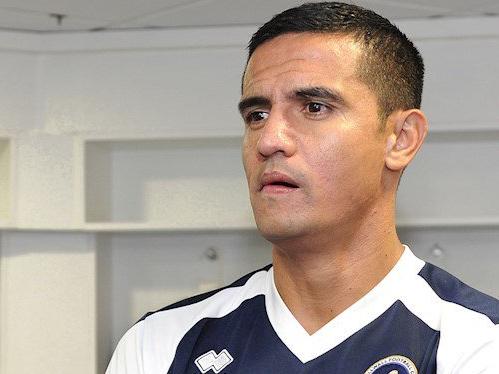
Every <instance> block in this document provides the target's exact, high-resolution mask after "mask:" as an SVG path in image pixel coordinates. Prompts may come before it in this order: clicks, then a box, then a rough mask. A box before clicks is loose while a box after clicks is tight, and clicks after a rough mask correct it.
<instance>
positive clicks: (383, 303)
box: [265, 246, 424, 363]
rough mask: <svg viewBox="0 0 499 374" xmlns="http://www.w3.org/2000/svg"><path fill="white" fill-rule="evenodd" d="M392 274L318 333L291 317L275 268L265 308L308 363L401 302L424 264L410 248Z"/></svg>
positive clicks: (290, 345)
mask: <svg viewBox="0 0 499 374" xmlns="http://www.w3.org/2000/svg"><path fill="white" fill-rule="evenodd" d="M404 247H405V250H404V252H403V254H402V256H401V257H400V259H399V260H398V262H397V263H396V264H395V266H394V267H393V268H392V270H390V272H389V273H388V274H387V275H386V276H385V277H384V278H383V279H382V280H381V282H379V283H378V284H377V285H376V286H375V287H374V288H373V289H372V290H371V291H369V292H368V293H367V294H366V295H364V296H363V297H362V298H360V299H359V300H358V301H357V302H355V303H354V304H353V305H351V306H350V307H348V308H347V309H346V310H344V311H343V312H342V313H340V314H339V315H338V316H336V317H335V318H334V319H332V320H331V321H329V322H328V323H327V324H326V325H324V326H323V327H321V328H320V329H319V330H318V331H316V332H315V333H314V334H312V335H309V334H308V333H307V331H306V330H305V329H304V328H303V327H302V326H301V325H300V323H299V322H298V321H297V320H296V319H295V317H294V316H293V315H292V314H291V312H290V311H289V309H288V307H287V306H286V304H284V301H283V300H282V299H281V296H280V295H279V292H278V291H277V289H276V286H275V283H274V271H273V270H274V269H273V268H271V269H270V270H269V272H268V276H267V289H266V291H265V307H266V309H267V315H268V317H269V320H270V323H271V324H272V327H273V328H274V330H275V332H276V333H277V335H278V336H279V338H280V339H281V340H282V342H283V343H284V344H285V345H286V346H287V347H288V348H289V350H290V351H291V352H292V353H293V354H294V355H295V356H296V357H297V358H298V359H299V360H300V361H301V362H302V363H306V362H308V361H311V360H313V359H315V358H317V357H319V356H320V355H322V354H324V353H326V352H328V351H330V350H331V349H333V348H334V347H336V346H338V345H339V344H340V343H342V342H343V341H344V340H346V339H347V338H349V337H350V336H352V335H353V334H354V333H356V332H357V331H359V330H360V329H362V328H363V327H365V326H366V325H368V324H369V323H371V322H372V321H374V320H375V319H376V318H378V317H379V316H380V315H381V314H383V313H384V312H385V311H386V310H387V309H388V308H389V307H390V306H391V305H392V304H393V303H394V302H395V301H397V300H398V299H399V295H400V292H401V290H403V289H404V288H405V287H404V283H406V282H408V280H409V279H410V278H411V277H412V276H414V275H416V274H418V273H419V271H420V270H421V268H422V267H423V266H424V261H422V260H420V259H418V258H417V257H416V256H415V255H414V254H413V253H412V251H411V250H410V249H409V247H407V246H404Z"/></svg>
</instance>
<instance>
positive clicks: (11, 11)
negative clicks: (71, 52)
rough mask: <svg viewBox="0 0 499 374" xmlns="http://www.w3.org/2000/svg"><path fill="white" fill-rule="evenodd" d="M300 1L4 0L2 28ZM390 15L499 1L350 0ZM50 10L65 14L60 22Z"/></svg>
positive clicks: (221, 14)
mask: <svg viewBox="0 0 499 374" xmlns="http://www.w3.org/2000/svg"><path fill="white" fill-rule="evenodd" d="M302 2H304V1H298V0H0V29H8V30H20V31H34V32H64V31H90V30H99V29H104V30H112V29H132V28H133V29H137V28H168V27H201V26H226V25H255V24H261V23H263V22H265V21H266V20H268V19H270V17H271V16H272V15H274V14H276V13H278V12H280V11H281V10H284V9H286V8H289V7H292V6H295V5H298V4H301V3H302ZM350 2H353V3H356V4H359V5H361V6H365V7H367V8H370V9H373V10H375V11H377V12H379V13H381V14H382V15H384V16H385V17H387V18H389V19H404V18H426V17H467V16H480V15H498V14H499V0H398V1H397V0H352V1H350ZM51 14H61V15H64V18H63V19H62V22H61V24H58V22H57V18H56V17H54V16H51Z"/></svg>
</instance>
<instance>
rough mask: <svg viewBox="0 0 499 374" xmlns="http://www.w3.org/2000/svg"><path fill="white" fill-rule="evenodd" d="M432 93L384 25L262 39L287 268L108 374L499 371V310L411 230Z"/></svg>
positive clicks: (267, 169) (254, 56)
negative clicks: (418, 244)
mask: <svg viewBox="0 0 499 374" xmlns="http://www.w3.org/2000/svg"><path fill="white" fill-rule="evenodd" d="M422 85H423V62H422V59H421V57H420V55H419V53H418V51H417V50H416V48H415V47H414V46H413V44H412V43H411V42H410V41H409V40H408V39H407V38H406V37H405V35H403V34H402V33H401V32H400V31H399V30H398V29H397V28H396V27H395V26H393V25H392V24H390V23H389V21H388V20H386V19H384V18H382V17H380V16H378V15H377V14H375V13H373V12H371V11H368V10H365V9H362V8H359V7H356V6H353V5H347V4H342V3H315V4H305V5H303V6H301V7H297V8H293V9H290V10H287V11H285V12H283V13H281V14H279V15H277V16H275V17H274V18H273V19H272V20H271V21H269V22H268V23H267V24H265V25H264V26H262V27H261V28H260V29H259V30H258V32H257V33H256V34H255V35H254V36H253V38H252V40H251V42H250V45H249V58H248V63H247V66H246V70H245V73H244V76H243V82H242V98H241V101H240V104H239V109H240V112H241V115H242V117H243V119H244V123H245V134H244V142H243V162H244V169H245V172H246V177H247V180H248V187H249V192H250V198H251V204H252V207H253V212H254V215H255V220H256V223H257V226H258V229H259V231H260V232H261V233H262V235H263V236H264V237H265V238H266V239H267V240H269V241H270V242H272V243H273V265H272V266H268V267H266V268H264V269H261V270H259V271H256V272H254V273H251V274H249V275H247V276H245V277H243V278H242V279H240V280H238V281H236V282H235V283H234V284H232V285H230V286H228V287H226V288H224V289H221V290H217V291H214V292H210V293H208V294H204V295H200V296H197V297H194V298H191V299H187V300H184V301H181V302H179V303H177V304H174V305H172V306H169V307H166V308H164V309H162V310H160V311H157V312H154V313H150V314H148V315H146V316H145V317H144V318H143V319H142V320H141V321H139V322H138V323H137V324H136V325H135V326H133V327H132V328H131V329H130V330H129V331H128V332H127V333H126V334H125V336H124V337H123V339H122V340H121V342H120V343H119V345H118V347H117V349H116V352H115V354H114V356H113V358H112V360H111V363H110V365H109V368H108V373H109V374H118V373H120V374H121V373H147V374H156V373H157V374H159V373H161V374H164V373H169V374H177V373H189V374H191V373H211V372H214V373H314V374H320V373H348V374H357V373H360V374H362V373H376V374H388V373H389V374H409V373H411V374H413V373H425V374H427V373H439V374H443V373H446V374H447V373H449V374H450V373H461V374H475V373H476V374H478V373H489V374H492V373H495V374H497V373H499V369H498V365H497V363H496V361H497V359H496V357H495V356H496V355H497V354H498V353H499V343H498V342H499V327H498V325H497V324H498V323H499V302H498V301H497V300H495V299H493V298H491V297H488V296H485V295H483V294H481V293H479V292H478V291H475V290H473V289H471V288H469V287H467V286H466V285H464V284H462V283H461V282H459V281H458V280H457V279H455V278H454V277H452V276H451V275H449V274H447V273H446V272H444V271H443V270H441V269H438V268H437V267H435V266H432V265H430V264H425V263H424V262H423V261H421V260H419V259H418V258H416V257H415V256H414V255H413V254H412V252H411V251H410V249H409V248H407V247H406V246H403V245H402V244H401V243H400V241H399V239H398V237H397V233H396V230H395V195H396V190H397V187H398V183H399V180H400V178H401V175H402V172H403V170H404V168H405V167H406V166H407V165H408V164H409V163H410V161H411V160H412V159H413V157H414V156H415V154H416V152H417V151H418V150H419V148H420V147H421V144H422V143H423V140H424V138H425V136H426V133H427V129H428V125H427V120H426V118H425V116H424V114H423V113H422V112H421V111H420V110H419V107H420V103H421V92H422Z"/></svg>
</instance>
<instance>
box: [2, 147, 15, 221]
mask: <svg viewBox="0 0 499 374" xmlns="http://www.w3.org/2000/svg"><path fill="white" fill-rule="evenodd" d="M10 168H11V142H10V139H8V138H0V227H8V226H10V221H11V200H12V199H11V193H12V191H11V182H12V178H11V170H10Z"/></svg>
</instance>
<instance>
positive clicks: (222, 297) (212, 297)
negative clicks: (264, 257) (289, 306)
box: [106, 265, 271, 374]
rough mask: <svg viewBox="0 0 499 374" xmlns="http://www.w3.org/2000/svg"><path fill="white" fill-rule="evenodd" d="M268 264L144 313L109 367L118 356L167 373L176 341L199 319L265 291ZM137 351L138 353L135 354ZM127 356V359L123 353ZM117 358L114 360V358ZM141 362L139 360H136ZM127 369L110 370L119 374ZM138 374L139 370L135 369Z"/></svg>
mask: <svg viewBox="0 0 499 374" xmlns="http://www.w3.org/2000/svg"><path fill="white" fill-rule="evenodd" d="M270 269H271V265H268V266H266V267H264V268H262V269H259V270H256V271H254V272H252V273H249V274H247V275H245V276H243V277H242V278H240V279H238V280H236V281H235V282H233V283H232V284H230V285H228V286H226V287H223V288H220V289H217V290H214V291H210V292H207V293H203V294H200V295H197V296H194V297H190V298H187V299H184V300H181V301H179V302H176V303H174V304H171V305H168V306H166V307H164V308H161V309H159V310H156V311H153V312H149V313H147V314H145V315H144V316H143V317H142V318H141V319H140V320H139V321H138V322H137V323H136V324H135V325H134V326H133V327H132V328H131V329H130V330H129V331H128V332H127V333H126V334H125V335H124V336H123V338H122V339H121V341H120V343H119V344H118V347H117V348H116V351H115V352H114V354H113V358H112V359H111V363H110V365H109V367H110V368H111V367H112V366H113V365H114V363H113V362H114V361H116V360H117V359H118V358H121V361H122V362H123V363H125V362H128V361H130V360H132V361H133V362H132V363H128V365H131V366H130V367H133V368H134V369H135V367H136V366H140V367H141V368H142V369H143V371H144V372H166V371H167V370H168V367H169V366H170V364H171V362H172V361H173V359H174V356H175V351H176V349H177V346H178V344H179V343H180V341H181V340H182V338H183V336H184V335H186V334H187V333H188V332H189V331H190V330H191V329H192V328H193V327H194V326H195V325H196V323H198V322H199V321H201V320H203V319H207V318H221V317H223V316H226V315H227V314H229V313H231V312H233V311H235V310H237V309H238V308H239V307H240V306H241V305H242V304H243V303H244V302H245V301H248V300H251V299H253V298H255V297H257V296H259V295H263V294H265V291H266V289H267V286H268V272H269V270H270ZM138 353H140V356H139V357H137V355H138ZM125 355H126V356H127V359H125V358H124V356H125ZM115 357H116V359H115ZM137 361H140V363H137ZM120 372H126V370H118V371H112V370H110V369H108V371H107V372H106V373H107V374H115V373H116V374H118V373H120ZM134 372H138V373H141V372H142V371H134Z"/></svg>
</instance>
